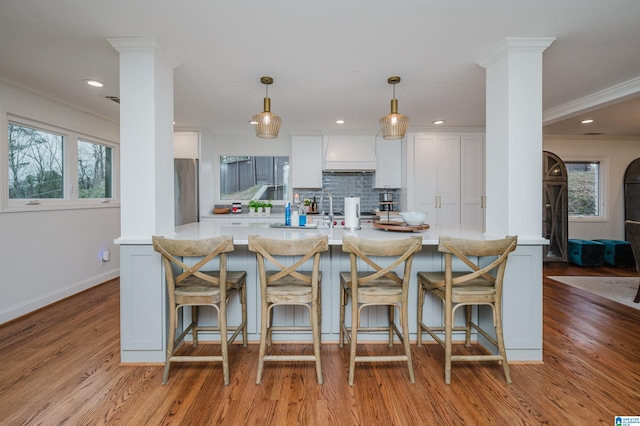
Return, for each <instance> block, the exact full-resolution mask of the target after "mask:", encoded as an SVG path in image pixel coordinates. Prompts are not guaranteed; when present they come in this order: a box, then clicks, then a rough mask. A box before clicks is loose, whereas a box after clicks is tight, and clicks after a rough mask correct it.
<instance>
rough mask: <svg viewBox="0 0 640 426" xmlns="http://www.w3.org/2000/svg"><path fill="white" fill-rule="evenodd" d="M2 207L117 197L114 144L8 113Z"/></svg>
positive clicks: (86, 203)
mask: <svg viewBox="0 0 640 426" xmlns="http://www.w3.org/2000/svg"><path fill="white" fill-rule="evenodd" d="M7 130H8V132H7V135H8V137H7V141H8V146H7V161H8V164H7V167H8V168H7V170H8V173H7V187H8V191H7V192H6V194H7V195H6V196H5V200H3V201H4V210H8V211H11V210H18V211H20V210H30V209H33V208H36V209H38V208H40V209H60V208H62V209H64V208H74V207H82V208H87V207H89V206H91V205H93V206H95V207H100V206H105V205H106V204H109V203H112V202H115V201H117V199H116V197H115V194H114V192H115V191H114V174H115V159H116V154H117V151H116V150H117V145H116V144H113V143H109V142H106V141H100V140H98V139H97V138H90V137H87V136H83V135H79V134H77V133H75V132H72V131H68V130H64V129H58V128H55V127H53V126H49V125H44V124H41V123H35V122H31V121H29V120H26V119H20V120H18V119H13V118H11V117H10V118H9V121H8V129H7Z"/></svg>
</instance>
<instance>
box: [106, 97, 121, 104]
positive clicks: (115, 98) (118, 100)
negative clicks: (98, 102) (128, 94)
mask: <svg viewBox="0 0 640 426" xmlns="http://www.w3.org/2000/svg"><path fill="white" fill-rule="evenodd" d="M105 98H107V99H109V100H110V101H113V102H115V103H117V104H119V103H120V98H119V97H118V96H105Z"/></svg>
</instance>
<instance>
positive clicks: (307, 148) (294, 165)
mask: <svg viewBox="0 0 640 426" xmlns="http://www.w3.org/2000/svg"><path fill="white" fill-rule="evenodd" d="M322 157H323V149H322V136H294V137H292V138H291V187H292V188H322V160H323V158H322Z"/></svg>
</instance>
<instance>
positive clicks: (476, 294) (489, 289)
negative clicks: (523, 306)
mask: <svg viewBox="0 0 640 426" xmlns="http://www.w3.org/2000/svg"><path fill="white" fill-rule="evenodd" d="M517 243H518V237H515V236H513V237H506V238H504V239H500V240H484V241H481V240H465V239H460V238H452V237H440V241H439V243H438V251H439V252H441V253H443V254H444V271H443V272H418V346H421V345H422V333H423V332H427V333H429V335H431V337H433V339H434V340H435V341H436V342H438V343H439V344H440V345H441V346H442V347H443V348H444V349H445V368H444V376H445V382H446V383H447V384H450V383H451V362H452V361H501V362H502V366H503V368H504V375H505V377H506V379H507V383H511V374H510V373H509V364H508V363H507V353H506V351H505V347H504V338H503V335H502V287H503V282H504V273H505V269H506V266H507V259H508V257H509V254H510V253H511V252H512V251H514V250H515V249H516V245H517ZM454 257H455V258H457V259H459V260H460V261H461V262H462V263H464V264H465V265H466V269H467V270H466V271H462V272H454V271H453V259H454ZM487 257H489V258H494V260H493V261H490V263H489V264H487V265H486V266H481V265H479V264H478V261H476V262H474V259H481V258H487ZM427 292H430V293H431V294H433V295H435V296H437V297H438V298H440V299H441V300H442V303H443V305H444V326H427V325H425V324H424V322H423V320H422V318H423V307H424V298H425V295H426V293H427ZM473 305H487V306H490V307H491V310H492V313H493V326H494V328H495V335H496V337H495V338H494V337H493V336H491V335H489V333H487V332H486V331H485V330H484V329H482V328H481V327H480V326H479V325H478V324H477V323H476V322H474V321H472V318H471V314H472V309H471V308H472V306H473ZM461 306H464V307H465V311H466V312H465V314H466V319H465V325H464V326H455V325H454V318H455V313H456V310H457V309H458V308H459V307H461ZM472 329H474V330H476V331H477V332H478V333H480V334H481V335H482V336H483V337H484V338H485V339H486V340H487V341H489V342H490V343H491V344H493V345H494V346H495V347H496V348H497V350H498V353H497V354H495V355H494V354H488V355H453V354H452V351H453V343H452V339H453V332H454V331H464V333H465V345H466V346H467V347H469V346H470V345H471V330H472ZM442 334H444V341H443V340H442V338H441V337H440V336H441V335H442Z"/></svg>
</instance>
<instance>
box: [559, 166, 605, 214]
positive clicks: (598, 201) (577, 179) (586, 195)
mask: <svg viewBox="0 0 640 426" xmlns="http://www.w3.org/2000/svg"><path fill="white" fill-rule="evenodd" d="M565 166H566V167H567V176H568V195H569V197H568V198H569V200H568V201H569V203H568V204H569V216H570V217H572V218H603V217H604V197H603V188H604V187H603V178H602V176H603V173H602V164H601V161H566V162H565Z"/></svg>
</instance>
